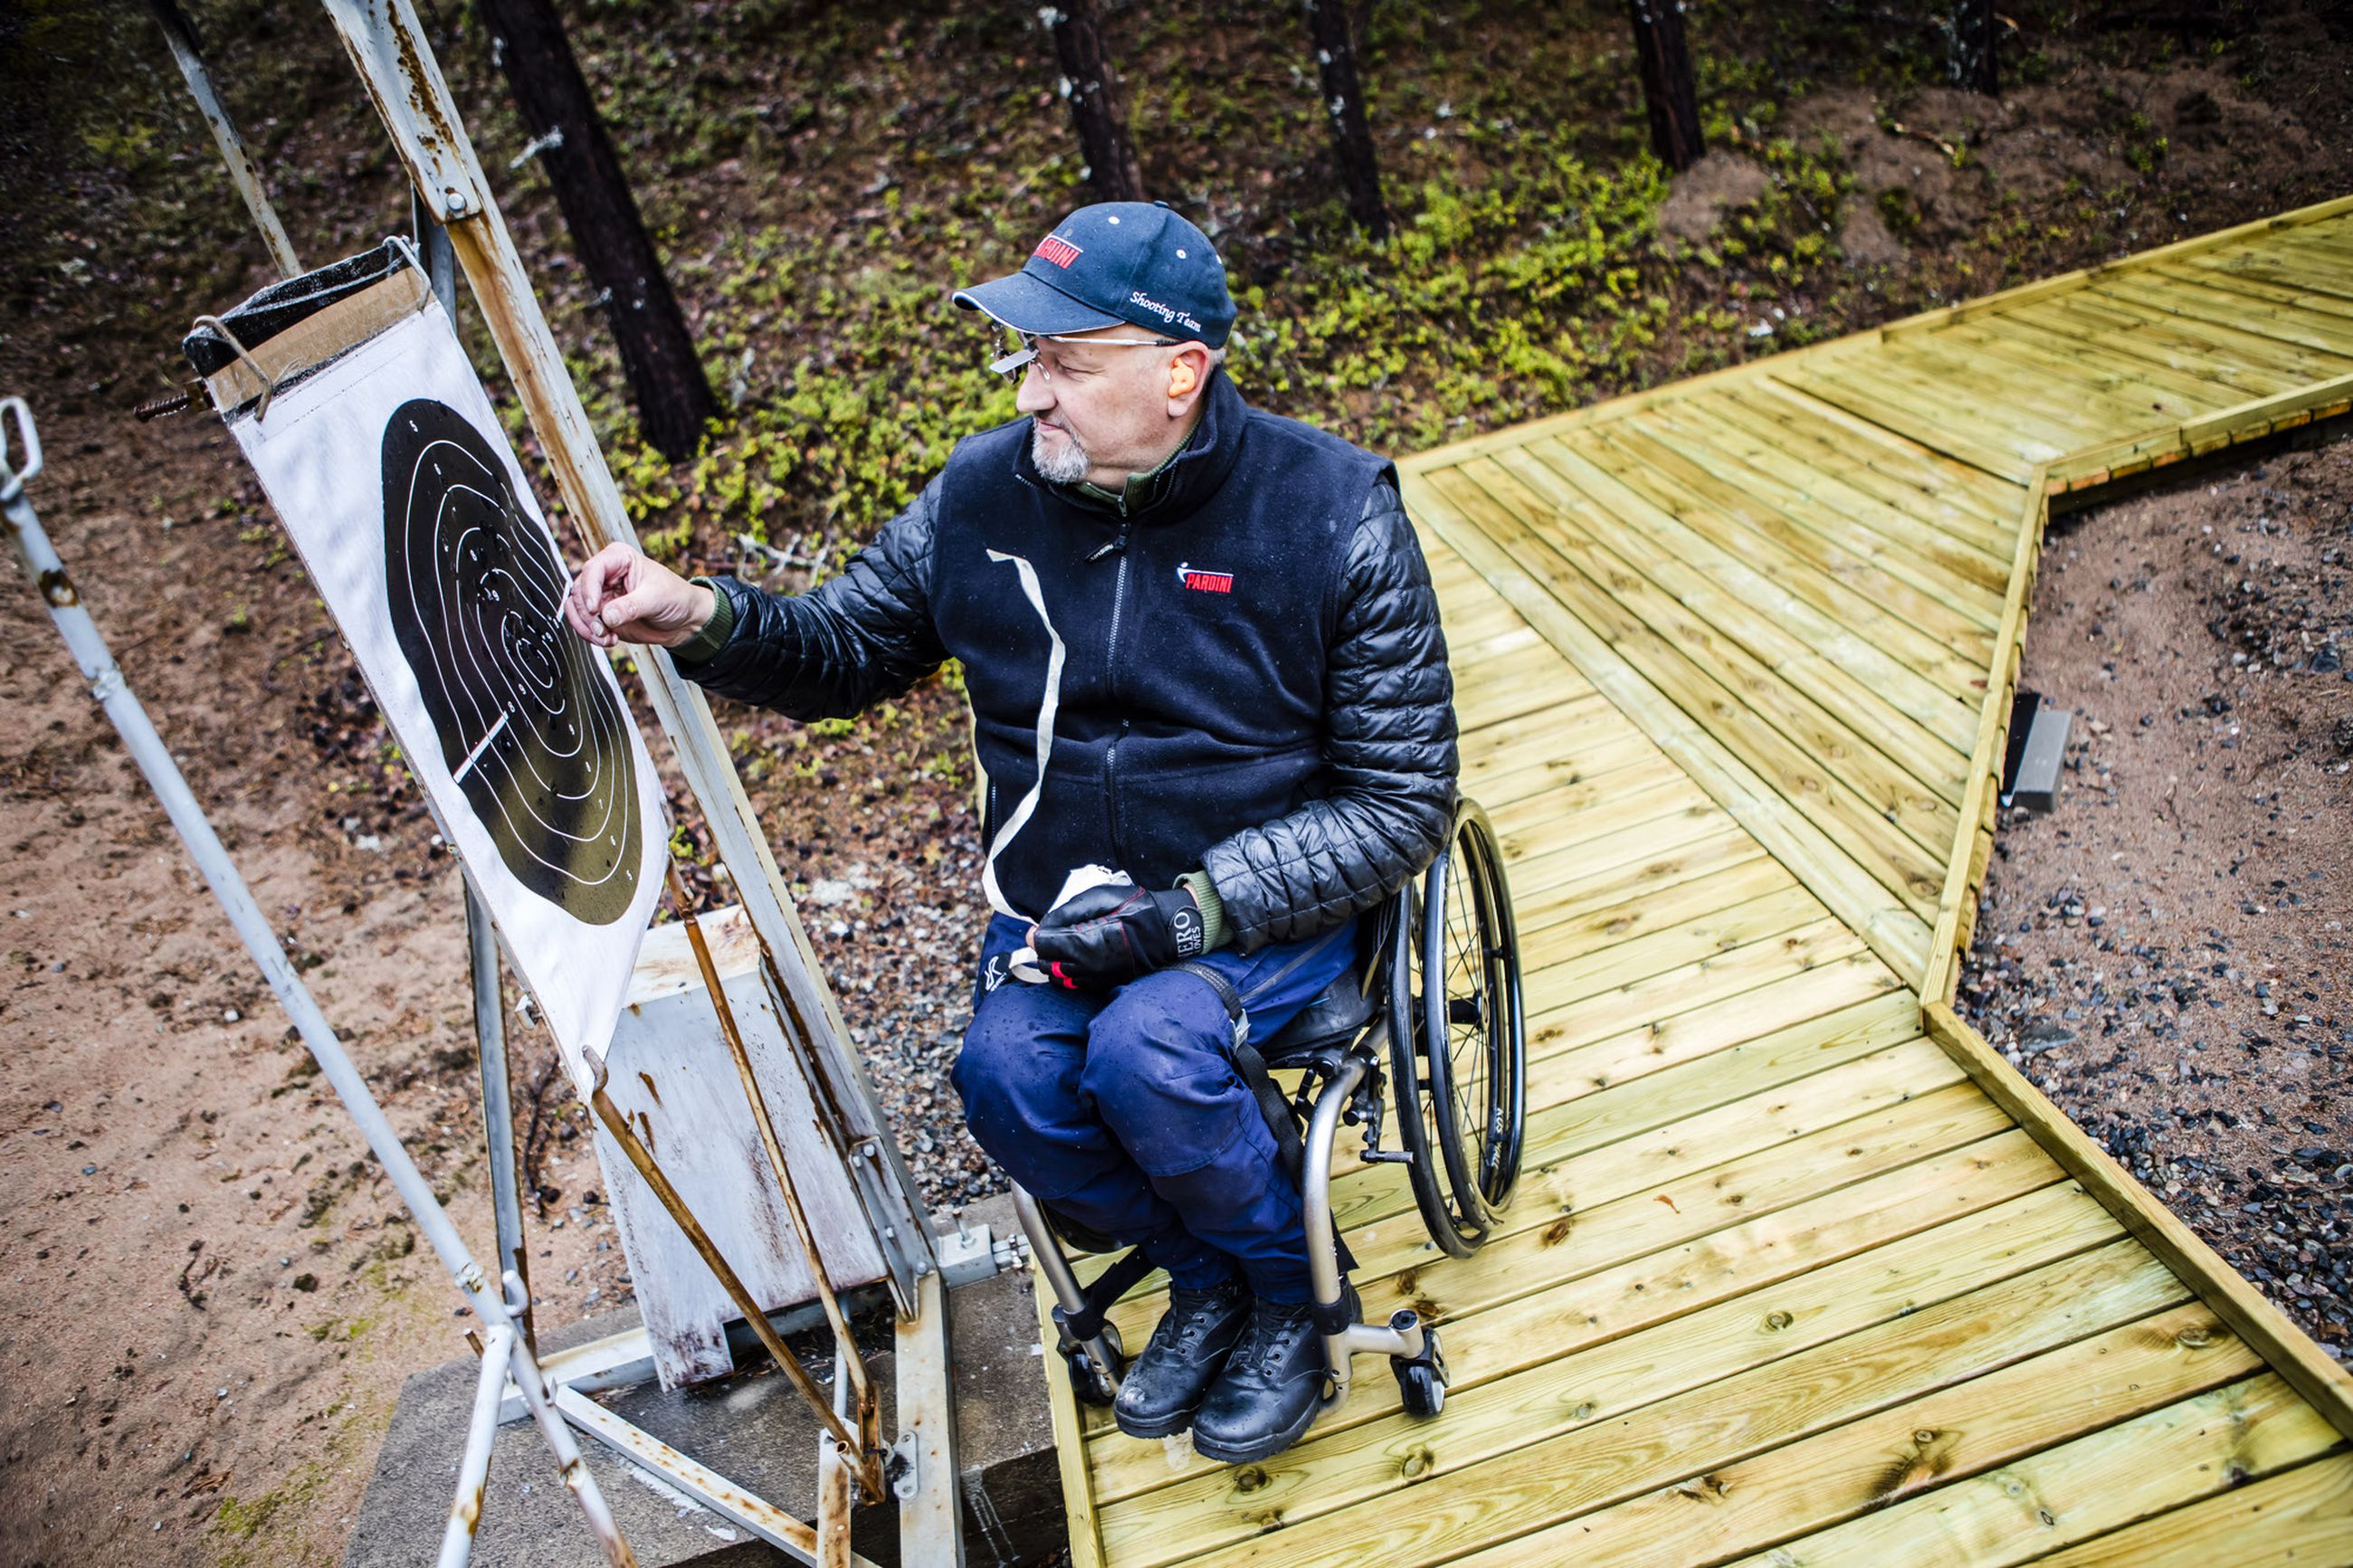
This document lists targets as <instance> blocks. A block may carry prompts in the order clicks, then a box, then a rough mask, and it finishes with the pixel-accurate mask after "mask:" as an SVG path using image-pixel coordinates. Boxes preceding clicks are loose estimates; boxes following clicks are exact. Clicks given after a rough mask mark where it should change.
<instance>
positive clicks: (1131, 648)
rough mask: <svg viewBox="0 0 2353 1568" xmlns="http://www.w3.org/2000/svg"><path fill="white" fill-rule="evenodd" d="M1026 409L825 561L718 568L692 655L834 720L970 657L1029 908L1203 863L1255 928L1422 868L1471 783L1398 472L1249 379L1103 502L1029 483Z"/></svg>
mask: <svg viewBox="0 0 2353 1568" xmlns="http://www.w3.org/2000/svg"><path fill="white" fill-rule="evenodd" d="M720 587H721V590H722V591H723V593H724V594H725V595H727V597H728V600H729V602H730V605H731V608H732V610H733V626H732V627H731V629H730V630H729V632H728V635H727V637H726V640H725V642H724V644H723V646H721V647H719V648H718V649H717V651H716V652H715V653H712V654H711V655H710V656H709V657H708V658H705V659H702V660H699V661H697V660H689V659H681V668H682V669H683V670H684V673H685V674H686V675H687V676H688V677H689V678H690V679H694V680H697V681H699V682H701V683H702V685H704V686H705V687H707V688H708V689H711V690H712V691H714V692H717V693H719V694H721V695H723V696H728V697H733V698H738V699H741V700H745V701H749V702H755V703H759V704H762V705H764V706H766V707H771V708H775V709H778V710H782V711H784V712H786V713H787V714H790V715H792V716H793V717H795V718H798V719H804V720H807V719H816V718H821V717H832V716H842V715H848V714H851V713H855V712H857V711H859V710H861V709H863V708H865V707H866V706H867V705H868V704H870V703H872V702H874V701H877V700H881V699H882V698H884V697H888V696H892V695H895V694H896V693H898V692H901V691H903V690H905V689H907V687H909V686H910V685H912V684H913V682H914V681H915V680H917V679H921V678H922V677H923V675H925V674H926V673H928V672H929V671H931V670H932V669H934V668H936V667H937V666H938V665H939V664H940V663H941V661H942V660H943V659H944V658H950V657H954V658H958V659H960V660H962V661H963V664H964V668H965V682H966V688H967V690H968V691H969V693H970V695H971V699H972V704H973V715H974V731H975V741H976V748H977V750H978V752H979V756H980V762H981V766H982V769H983V771H984V773H986V775H987V811H986V820H985V821H984V824H983V840H984V843H985V845H986V846H987V851H988V860H987V871H986V875H985V877H984V884H985V886H986V888H987V892H988V894H989V898H990V901H991V902H992V903H993V904H994V905H995V906H996V907H997V910H999V911H1000V912H1003V913H1007V914H1011V915H1017V916H1019V917H1022V918H1029V919H1034V918H1035V917H1036V916H1038V915H1039V914H1041V913H1042V912H1044V910H1046V909H1047V908H1049V907H1050V905H1051V904H1052V902H1053V901H1054V898H1055V895H1056V892H1057V891H1058V889H1060V885H1061V882H1062V879H1063V878H1064V876H1065V875H1066V874H1067V873H1068V872H1069V871H1070V870H1071V868H1075V867H1077V866H1081V865H1086V864H1102V865H1108V866H1113V867H1116V868H1121V869H1124V870H1126V871H1128V872H1129V873H1130V874H1131V875H1133V876H1134V877H1135V878H1136V879H1137V880H1138V881H1140V882H1143V883H1144V884H1145V886H1148V887H1166V886H1169V885H1171V884H1172V883H1173V882H1174V880H1175V879H1176V877H1178V876H1179V875H1181V874H1183V873H1185V872H1187V871H1189V870H1192V869H1194V868H1202V869H1205V870H1207V871H1208V874H1209V876H1210V878H1211V879H1212V880H1213V881H1214V882H1215V883H1216V886H1217V889H1218V893H1219V898H1220V899H1221V900H1223V903H1224V906H1225V908H1224V914H1225V921H1226V924H1227V927H1228V929H1229V931H1230V932H1231V934H1232V938H1233V940H1234V941H1235V942H1237V943H1238V944H1239V945H1240V946H1241V947H1242V948H1243V949H1245V950H1249V949H1251V948H1255V947H1258V946H1260V945H1261V944H1262V943H1265V942H1289V941H1296V940H1300V939H1303V938H1306V937H1310V936H1313V935H1315V934H1316V933H1318V932H1319V931H1324V930H1327V929H1329V928H1330V927H1332V926H1334V925H1336V924H1338V923H1339V922H1340V921H1343V920H1345V919H1347V918H1348V917H1349V916H1351V915H1355V914H1356V913H1359V912H1361V911H1363V910H1366V909H1369V908H1371V907H1372V906H1373V905H1374V904H1376V903H1377V902H1378V901H1379V900H1381V899H1382V898H1383V897H1384V896H1386V895H1387V894H1388V892H1390V891H1392V890H1393V889H1396V888H1397V887H1398V886H1399V885H1401V884H1402V883H1403V882H1404V881H1405V880H1406V879H1408V878H1409V877H1410V876H1412V875H1413V874H1414V873H1416V872H1418V871H1419V870H1420V869H1421V868H1422V867H1424V866H1426V865H1427V864H1428V863H1429V862H1430V858H1431V857H1432V856H1434V855H1435V854H1436V853H1437V851H1438V848H1439V847H1440V844H1441V843H1442V842H1443V840H1444V837H1445V835H1446V832H1447V828H1448V825H1449V822H1450V818H1451V810H1452V806H1453V801H1454V777H1455V768H1456V762H1455V746H1454V710H1453V685H1452V681H1451V677H1450V676H1449V674H1448V670H1447V666H1446V642H1445V637H1444V636H1443V634H1442V633H1441V632H1440V628H1439V623H1438V605H1437V598H1436V595H1434V593H1433V592H1432V590H1431V588H1430V574H1429V571H1428V569H1427V568H1426V566H1425V565H1424V563H1423V562H1422V557H1421V550H1420V546H1419V543H1418V542H1416V540H1415V537H1414V532H1413V529H1412V526H1411V525H1410V524H1409V522H1408V521H1407V520H1406V516H1405V512H1404V510H1403V508H1402V507H1401V506H1400V504H1399V502H1398V490H1397V479H1396V474H1395V471H1394V470H1393V469H1392V468H1389V466H1388V464H1387V463H1385V462H1383V461H1381V460H1380V459H1379V458H1375V457H1373V456H1371V455H1370V454H1368V453H1366V452H1362V451H1360V450H1358V449H1357V448H1356V447H1351V446H1349V445H1347V444H1346V443H1345V442H1343V441H1340V440H1338V439H1337V438H1335V437H1331V436H1328V435H1325V434H1324V433H1323V432H1321V431H1318V430H1315V429H1314V428H1312V427H1311V426H1305V425H1302V424H1299V423H1297V422H1295V421H1293V420H1288V419H1282V418H1278V417H1276V416H1272V415H1269V414H1266V413H1264V412H1261V411H1260V410H1256V409H1252V408H1250V407H1249V406H1248V405H1246V404H1244V403H1243V401H1242V399H1241V397H1240V395H1239V394H1238V393H1236V392H1235V391H1234V389H1233V387H1232V384H1231V383H1230V382H1229V381H1228V379H1227V378H1226V377H1225V376H1224V375H1223V374H1217V375H1215V376H1214V377H1213V379H1212V382H1211V386H1210V394H1209V398H1208V406H1207V409H1206V412H1205V414H1204V416H1203V419H1202V421H1201V424H1200V426H1199V427H1198V429H1197V430H1196V431H1195V433H1194V436H1193V438H1192V439H1191V440H1190V441H1189V442H1188V443H1187V446H1186V447H1185V448H1184V449H1183V450H1182V451H1181V452H1179V453H1178V454H1177V455H1176V458H1175V459H1173V460H1172V461H1171V462H1170V463H1169V464H1168V465H1167V466H1166V468H1163V469H1162V470H1161V471H1160V472H1159V473H1158V474H1157V475H1155V476H1154V477H1153V479H1151V480H1150V481H1149V482H1148V483H1138V484H1136V485H1133V486H1131V487H1130V491H1129V493H1128V495H1127V496H1126V497H1125V498H1124V500H1117V501H1113V500H1109V499H1108V498H1103V497H1101V496H1100V495H1099V494H1098V495H1095V496H1090V495H1088V494H1086V493H1083V492H1080V491H1077V490H1074V489H1068V488H1064V487H1060V486H1055V485H1051V484H1049V483H1047V482H1046V481H1045V480H1043V479H1040V478H1039V475H1038V473H1037V470H1036V468H1034V467H1033V466H1032V465H1031V463H1030V461H1029V421H1028V420H1027V419H1021V420H1017V421H1014V422H1013V423H1011V424H1008V425H1006V426H999V427H998V428H997V429H995V430H991V431H987V432H985V433H983V434H981V435H979V436H976V437H971V438H969V439H967V440H965V441H964V442H962V443H961V444H959V446H958V447H957V448H956V450H955V453H954V454H953V455H952V456H951V457H950V458H949V460H948V463H947V465H946V467H945V468H944V469H943V470H942V471H941V473H940V474H939V476H938V477H937V478H935V479H934V480H933V481H932V482H931V484H930V485H929V487H927V488H926V489H924V491H923V494H922V495H921V496H920V497H918V498H917V499H916V500H915V502H914V504H913V505H912V506H910V507H909V508H908V509H907V510H905V511H903V512H902V513H900V514H899V515H898V516H897V517H895V518H893V519H892V521H890V522H889V523H888V524H886V525H885V526H884V527H883V529H882V531H881V534H880V535H878V536H877V537H876V538H875V540H874V541H873V542H872V543H871V544H870V545H869V546H868V547H867V548H866V549H865V550H864V551H863V552H861V553H860V554H859V555H858V556H857V557H855V558H854V559H852V560H851V561H850V562H849V564H848V566H847V567H846V568H845V569H844V570H843V571H842V572H841V574H839V575H838V576H835V577H833V578H830V579H828V581H826V582H825V583H823V584H820V585H819V586H818V587H817V588H816V589H814V590H812V591H811V592H809V593H807V594H804V595H797V596H785V595H774V594H768V593H765V592H763V591H761V590H759V589H756V588H753V587H750V586H747V585H746V584H742V583H738V582H734V581H733V580H723V581H722V583H721V584H720Z"/></svg>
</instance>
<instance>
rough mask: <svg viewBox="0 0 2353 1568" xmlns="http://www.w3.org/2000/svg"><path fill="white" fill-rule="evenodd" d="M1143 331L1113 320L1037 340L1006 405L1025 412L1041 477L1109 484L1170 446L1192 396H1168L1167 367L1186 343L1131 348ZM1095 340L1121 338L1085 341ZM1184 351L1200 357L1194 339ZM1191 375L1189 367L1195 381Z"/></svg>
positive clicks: (1150, 463) (1146, 466)
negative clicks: (1114, 323)
mask: <svg viewBox="0 0 2353 1568" xmlns="http://www.w3.org/2000/svg"><path fill="white" fill-rule="evenodd" d="M1142 336H1145V333H1144V332H1142V331H1140V330H1139V329H1137V328H1134V327H1129V326H1118V327H1104V328H1103V329H1101V330H1100V331H1092V332H1082V333H1077V334H1074V335H1072V336H1071V337H1068V338H1057V339H1050V340H1040V341H1039V343H1038V357H1037V358H1036V359H1034V360H1032V361H1030V362H1029V367H1028V369H1027V370H1025V371H1024V372H1023V373H1022V377H1021V390H1020V394H1019V395H1018V396H1017V397H1016V398H1015V400H1014V406H1015V407H1016V408H1018V409H1019V410H1020V411H1021V412H1022V413H1024V414H1027V415H1029V417H1030V421H1031V428H1030V436H1029V454H1030V457H1031V458H1032V460H1034V461H1035V462H1036V463H1037V465H1038V471H1039V473H1041V474H1043V475H1044V476H1045V477H1046V478H1047V479H1051V480H1054V481H1055V482H1057V483H1060V484H1069V483H1071V482H1073V481H1075V480H1077V479H1092V480H1093V481H1094V482H1095V483H1097V484H1099V485H1103V486H1104V487H1105V488H1106V489H1117V488H1118V487H1119V486H1121V485H1122V484H1124V483H1125V482H1126V479H1127V476H1128V475H1130V474H1133V473H1143V472H1146V471H1149V470H1150V469H1152V468H1155V467H1157V466H1158V465H1159V463H1160V462H1161V460H1162V459H1163V458H1166V457H1167V455H1168V454H1169V452H1171V451H1172V450H1174V449H1175V447H1174V442H1175V440H1176V437H1177V436H1178V435H1179V434H1180V432H1181V428H1182V426H1183V425H1184V423H1185V422H1186V421H1187V420H1188V419H1189V418H1190V416H1191V414H1192V405H1193V404H1194V402H1195V400H1196V399H1195V397H1193V396H1179V397H1172V396H1171V395H1170V381H1169V367H1170V364H1171V362H1172V361H1173V359H1174V358H1175V356H1176V354H1178V353H1180V352H1185V351H1186V349H1187V345H1172V346H1170V347H1166V348H1158V347H1153V348H1137V347H1134V346H1132V341H1133V340H1134V339H1136V338H1139V337H1142ZM1098 339H1124V340H1129V342H1125V343H1104V344H1097V343H1095V342H1091V341H1090V340H1098ZM1190 353H1192V354H1193V355H1194V356H1196V357H1198V358H1200V359H1201V360H1203V361H1205V362H1206V360H1207V357H1208V356H1207V354H1206V353H1203V351H1201V350H1200V349H1199V347H1198V345H1192V346H1191V347H1190ZM1198 379H1199V375H1198V372H1197V376H1196V384H1197V385H1198ZM1172 405H1181V406H1178V407H1172Z"/></svg>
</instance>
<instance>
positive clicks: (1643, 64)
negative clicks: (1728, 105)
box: [1626, 0, 1707, 170]
mask: <svg viewBox="0 0 2353 1568" xmlns="http://www.w3.org/2000/svg"><path fill="white" fill-rule="evenodd" d="M1626 8H1627V10H1628V11H1629V12H1630V14H1631V15H1632V16H1633V19H1634V58H1635V60H1636V62H1637V64H1638V65H1639V66H1640V68H1641V76H1642V106H1643V108H1644V109H1645V110H1648V111H1649V113H1650V117H1651V151H1652V152H1654V153H1657V154H1658V155H1659V161H1660V162H1661V163H1664V164H1666V166H1667V167H1668V168H1670V169H1678V170H1680V169H1688V168H1690V167H1691V166H1692V165H1693V164H1694V163H1698V162H1699V159H1700V154H1701V153H1704V152H1706V151H1707V147H1706V144H1705V143H1704V142H1702V141H1701V140H1700V134H1699V89H1697V88H1696V87H1694V85H1693V84H1692V63H1691V46H1690V45H1689V44H1688V43H1687V42H1685V41H1684V38H1683V6H1682V5H1681V4H1679V0H1627V6H1626Z"/></svg>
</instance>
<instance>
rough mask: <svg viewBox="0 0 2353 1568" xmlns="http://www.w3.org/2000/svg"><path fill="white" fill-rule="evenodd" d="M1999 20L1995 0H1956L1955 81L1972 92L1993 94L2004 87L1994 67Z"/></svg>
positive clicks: (1954, 12) (1954, 36) (1991, 95)
mask: <svg viewBox="0 0 2353 1568" xmlns="http://www.w3.org/2000/svg"><path fill="white" fill-rule="evenodd" d="M1996 26H1997V24H1996V23H1995V21H1994V19H1993V0H1954V5H1953V82H1954V85H1955V86H1957V87H1959V88H1962V89H1965V90H1967V91H1969V92H1981V93H1984V94H1985V95H1986V96H1987V97H1988V98H1992V97H1994V96H1995V95H1996V94H1998V93H1999V92H2000V90H2001V79H2000V76H1999V75H1997V74H1996V72H1995V70H1994V58H1993V40H1994V30H1995V27H1996Z"/></svg>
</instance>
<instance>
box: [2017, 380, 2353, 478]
mask: <svg viewBox="0 0 2353 1568" xmlns="http://www.w3.org/2000/svg"><path fill="white" fill-rule="evenodd" d="M2348 405H2353V375H2345V376H2339V377H2337V379H2336V380H2333V381H2325V382H2318V383H2315V384H2311V385H2307V386H2299V387H2294V388H2291V389H2289V390H2288V391H2285V392H2282V393H2277V394H2274V395H2269V396H2264V397H2258V398H2254V399H2252V400H2250V401H2248V402H2246V403H2242V404H2238V405H2234V406H2232V407H2230V408H2225V409H2221V410H2219V411H2218V412H2216V413H2213V414H2210V415H2208V416H2205V417H2204V418H2202V419H2199V420H2196V421H2194V422H2192V423H2190V424H2187V425H2180V426H2173V427H2171V428H2168V429H2164V430H2157V431H2151V432H2148V433H2147V434H2145V435H2142V436H2139V437H2133V438H2130V439H2127V440H2123V441H2118V442H2113V443H2110V444H2108V445H2106V446H2103V447H2086V448H2085V449H2084V450H2083V451H2081V452H2072V453H2070V454H2068V455H2067V456H2066V457H2065V458H2062V459H2061V460H2059V461H2058V462H2056V463H2053V464H2052V465H2051V471H2050V479H2051V481H2052V485H2053V486H2054V487H2056V486H2057V485H2058V484H2060V483H2065V484H2066V485H2067V487H2068V488H2069V489H2084V488H2085V481H2086V480H2089V481H2090V482H2092V483H2105V482H2106V480H2107V479H2110V478H2111V477H2115V478H2122V477H2123V476H2124V475H2125V474H2126V473H2131V472H2137V471H2138V470H2139V469H2142V468H2148V467H2151V466H2153V465H2154V464H2159V463H2163V462H2167V461H2173V460H2178V459H2179V458H2183V457H2187V456H2190V455H2193V454H2197V453H2203V452H2208V451H2211V450H2214V449H2216V448H2218V447H2224V446H2228V445H2230V444H2231V443H2232V442H2233V441H2242V440H2252V439H2253V438H2254V437H2258V436H2266V435H2270V434H2271V433H2273V432H2274V431H2276V430H2287V429H2294V428H2295V427H2296V426H2301V425H2306V424H2308V423H2310V422H2311V421H2312V420H2313V419H2315V418H2334V417H2336V416H2340V415H2342V414H2344V413H2345V412H2346V411H2347V408H2348Z"/></svg>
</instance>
